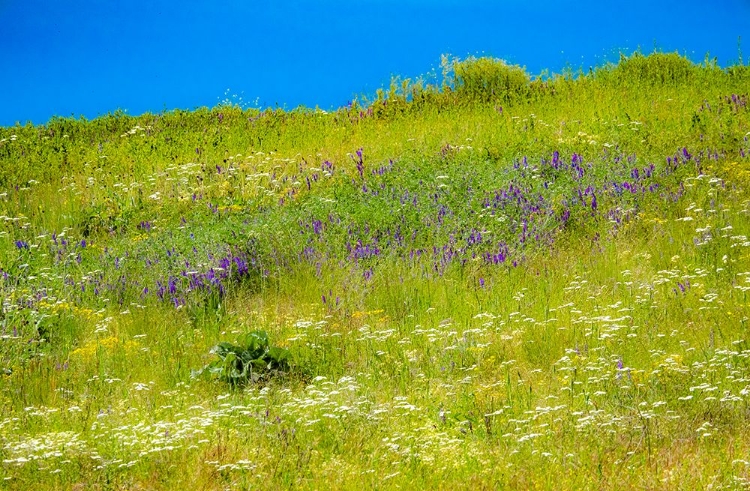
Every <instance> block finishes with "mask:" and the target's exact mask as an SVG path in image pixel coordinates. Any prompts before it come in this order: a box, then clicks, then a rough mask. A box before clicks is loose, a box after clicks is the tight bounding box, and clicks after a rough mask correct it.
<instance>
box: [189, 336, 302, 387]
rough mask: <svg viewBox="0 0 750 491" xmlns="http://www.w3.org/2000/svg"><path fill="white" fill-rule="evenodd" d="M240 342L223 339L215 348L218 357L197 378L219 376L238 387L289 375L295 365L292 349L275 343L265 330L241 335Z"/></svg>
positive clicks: (212, 350)
mask: <svg viewBox="0 0 750 491" xmlns="http://www.w3.org/2000/svg"><path fill="white" fill-rule="evenodd" d="M237 343H238V344H231V343H227V342H221V343H219V344H217V345H216V346H214V347H213V348H212V349H211V353H212V354H215V355H216V356H217V357H218V358H219V359H218V360H214V361H212V362H211V363H209V364H208V365H206V366H205V367H203V368H202V369H201V370H198V371H196V372H195V373H194V374H193V375H194V376H195V377H207V378H216V379H218V380H221V381H223V382H226V383H228V384H229V385H230V386H232V387H238V386H242V385H245V384H247V383H248V382H252V383H259V382H264V381H267V380H269V379H270V378H272V377H277V376H279V375H285V374H288V373H289V371H290V369H291V368H292V366H291V364H290V354H289V350H287V349H284V348H281V347H278V346H272V345H271V344H270V342H269V341H268V333H266V332H265V331H252V332H249V333H246V334H244V335H242V336H240V337H239V339H238V340H237Z"/></svg>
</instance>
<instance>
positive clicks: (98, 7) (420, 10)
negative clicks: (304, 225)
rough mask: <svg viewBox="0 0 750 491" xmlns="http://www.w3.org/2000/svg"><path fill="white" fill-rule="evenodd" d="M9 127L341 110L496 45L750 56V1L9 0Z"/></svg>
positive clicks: (497, 53) (584, 54)
mask: <svg viewBox="0 0 750 491" xmlns="http://www.w3.org/2000/svg"><path fill="white" fill-rule="evenodd" d="M0 26H3V27H2V29H0V66H2V72H1V73H2V75H1V76H0V125H2V126H8V125H13V124H15V123H16V122H20V123H22V124H23V123H25V122H26V121H28V120H30V121H32V122H33V123H35V124H42V123H45V122H47V121H48V120H49V119H50V118H51V117H52V116H55V115H56V116H65V117H68V116H76V117H78V116H81V115H83V116H85V117H87V118H94V117H96V116H98V115H103V114H106V113H108V112H113V111H115V110H117V109H122V110H126V111H127V112H128V113H130V114H141V113H143V112H152V113H157V112H160V111H163V110H165V109H166V110H171V109H175V108H182V109H192V108H195V107H199V106H209V107H211V106H215V105H216V104H218V103H219V102H220V100H222V99H224V97H225V93H226V92H227V89H229V92H228V95H230V96H231V95H237V96H238V97H242V98H243V100H244V101H245V102H246V103H247V104H251V105H253V106H255V104H254V103H255V101H256V100H257V103H258V105H260V106H262V107H267V106H277V105H278V106H281V107H286V108H294V107H296V106H298V105H305V106H308V107H315V106H319V107H321V108H323V109H329V108H334V107H339V106H342V105H344V104H346V103H347V101H349V100H351V99H352V98H353V97H355V96H357V95H361V94H368V95H369V94H372V93H374V91H375V90H376V89H377V88H379V87H382V86H387V84H388V82H389V80H390V78H391V75H402V76H407V77H415V76H418V75H420V74H424V73H427V72H429V71H430V70H432V69H437V68H438V67H439V62H440V55H441V54H443V53H450V54H452V55H455V56H459V57H462V58H463V57H466V56H468V55H490V56H494V57H498V58H503V59H506V60H508V61H510V62H512V63H515V64H519V65H523V66H526V68H527V70H528V71H529V73H531V74H532V75H536V74H539V73H540V72H541V71H542V70H543V69H545V68H547V69H549V70H550V71H551V72H560V71H562V70H563V69H564V68H565V67H566V66H570V67H573V68H578V67H584V68H585V69H587V68H588V67H589V66H596V65H600V64H602V63H604V62H605V61H606V60H612V61H615V60H616V59H617V57H618V53H619V52H620V51H625V52H632V50H634V49H636V48H638V47H640V48H641V50H642V51H644V52H651V51H652V50H653V49H654V48H655V47H656V48H658V49H660V50H662V51H679V52H680V53H683V54H686V55H688V56H689V57H691V58H692V59H694V60H695V61H702V60H703V59H704V57H705V55H706V53H707V52H708V53H710V54H711V56H712V57H713V56H716V57H718V60H719V63H720V64H721V65H723V66H726V65H728V64H734V63H736V62H737V61H738V37H739V36H741V38H742V46H743V49H744V51H745V54H744V58H745V61H746V63H747V62H749V61H750V0H715V1H692V0H686V1H681V2H680V1H664V2H655V1H645V0H634V1H630V2H608V1H605V2H601V1H597V2H592V1H578V2H574V1H568V0H560V1H549V2H548V1H537V2H530V1H528V2H527V1H522V0H510V1H505V2H502V1H497V2H490V1H479V0H464V1H458V0H436V1H428V0H380V1H377V0H349V1H343V0H335V1H324V2H313V1H304V0H298V1H284V0H279V1H265V0H255V1H250V0H248V1H233V0H232V1H229V0H217V1H212V2H208V1H205V2H199V1H193V0H182V1H166V0H154V1H151V2H137V1H129V2H124V1H106V0H97V1H90V0H80V1H76V0H73V1H71V2H52V1H50V0H47V1H39V0H25V1H7V0H0Z"/></svg>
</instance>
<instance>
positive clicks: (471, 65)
mask: <svg viewBox="0 0 750 491" xmlns="http://www.w3.org/2000/svg"><path fill="white" fill-rule="evenodd" d="M452 64H453V66H452V71H453V73H454V74H455V81H454V90H455V91H456V95H457V96H458V97H460V98H462V99H466V100H468V101H472V102H490V101H497V102H504V103H510V102H516V101H519V100H523V99H524V98H526V97H527V96H528V95H529V86H530V83H531V78H530V77H529V75H528V74H527V73H526V70H524V69H523V68H521V67H519V66H515V65H508V64H507V63H506V62H505V61H503V60H498V59H495V58H474V57H471V58H468V59H466V60H454V61H453V62H452Z"/></svg>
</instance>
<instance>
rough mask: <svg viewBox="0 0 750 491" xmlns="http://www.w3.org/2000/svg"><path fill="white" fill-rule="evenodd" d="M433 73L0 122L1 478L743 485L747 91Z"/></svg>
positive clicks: (749, 168)
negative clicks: (181, 107)
mask: <svg viewBox="0 0 750 491" xmlns="http://www.w3.org/2000/svg"><path fill="white" fill-rule="evenodd" d="M443 66H444V74H443V81H442V82H441V83H440V84H439V85H429V84H425V83H422V82H419V81H418V82H413V81H409V80H406V81H403V82H401V81H394V83H393V85H392V87H390V90H384V91H380V92H378V94H377V95H376V96H375V97H374V99H373V100H368V101H360V102H355V103H353V104H352V105H351V106H350V107H346V108H341V109H339V110H337V111H334V112H324V111H320V110H310V109H305V108H300V109H296V110H294V111H281V110H278V109H276V110H274V109H263V110H261V109H242V108H239V107H231V106H223V107H216V108H213V109H201V110H196V111H191V112H183V111H174V112H167V113H163V114H158V115H152V114H146V115H142V116H138V117H132V116H127V115H125V114H119V113H118V114H113V115H109V116H105V117H102V118H98V119H95V120H93V121H85V120H75V119H54V120H52V121H50V122H49V124H47V125H44V126H24V127H21V126H16V127H12V128H0V290H2V298H3V304H2V311H1V312H0V407H2V412H1V413H0V477H1V478H2V481H0V482H2V486H3V487H6V488H8V489H32V488H36V489H174V488H177V487H180V486H185V485H190V486H192V487H194V488H195V489H226V488H240V489H242V488H287V487H296V488H302V489H323V488H332V489H354V488H360V489H361V488H373V487H377V488H386V489H390V488H414V487H417V488H430V489H461V488H466V489H477V488H479V489H483V488H487V489H489V488H492V489H495V488H502V487H510V488H521V489H531V488H540V489H548V488H555V489H560V488H563V489H609V488H617V489H621V488H631V487H632V488H658V489H678V488H679V489H683V488H685V489H702V488H707V487H709V486H712V487H713V488H714V489H719V488H731V489H736V488H741V487H746V486H748V485H750V431H748V429H747V427H748V418H750V412H749V409H748V403H749V402H750V347H748V341H747V336H748V334H747V328H748V325H747V323H748V320H750V317H749V316H748V313H749V312H750V308H749V306H748V301H747V298H746V297H747V291H748V290H750V255H749V252H750V249H749V248H750V239H748V236H750V187H749V186H750V141H749V139H750V109H749V108H748V97H749V96H748V87H750V70H748V68H747V67H745V66H735V67H731V68H729V69H720V68H718V67H716V66H715V65H713V64H711V63H710V62H709V61H707V62H706V63H705V64H703V65H694V64H692V63H691V62H690V61H688V60H686V59H684V58H682V57H680V56H678V55H674V54H663V53H655V54H652V55H649V56H643V55H641V54H635V55H633V56H631V57H628V58H622V59H621V60H620V62H619V63H618V64H614V65H609V66H604V67H600V68H599V69H597V70H595V71H592V72H590V73H587V74H583V73H581V74H564V75H555V76H552V77H547V78H532V77H530V76H529V75H528V74H526V72H525V71H524V70H523V69H521V68H519V67H511V66H507V65H505V64H504V63H502V62H500V61H498V60H492V59H469V60H463V61H460V60H449V59H445V60H444V63H443ZM265 336H267V339H266V338H265ZM204 367H206V368H205V369H204Z"/></svg>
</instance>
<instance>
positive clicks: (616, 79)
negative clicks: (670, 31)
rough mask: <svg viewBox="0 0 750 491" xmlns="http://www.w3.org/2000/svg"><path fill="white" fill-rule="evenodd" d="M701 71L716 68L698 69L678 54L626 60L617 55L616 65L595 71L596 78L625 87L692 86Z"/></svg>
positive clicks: (631, 57)
mask: <svg viewBox="0 0 750 491" xmlns="http://www.w3.org/2000/svg"><path fill="white" fill-rule="evenodd" d="M705 70H717V68H716V65H715V64H713V63H711V62H709V61H707V63H706V66H704V67H700V66H698V65H696V64H694V63H693V62H691V61H690V60H689V59H687V58H685V57H683V56H680V55H679V54H678V53H662V52H654V53H651V54H649V55H643V54H642V53H641V52H640V51H636V52H635V53H633V54H632V55H630V56H626V55H624V54H620V61H619V63H617V64H616V65H609V66H608V67H605V68H602V69H600V70H598V71H597V76H598V77H599V78H602V79H605V80H607V81H609V82H611V83H615V84H619V85H625V86H629V87H638V86H642V85H645V86H681V85H686V84H691V83H694V82H695V81H696V79H697V78H698V77H699V76H700V75H701V72H702V71H705Z"/></svg>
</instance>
